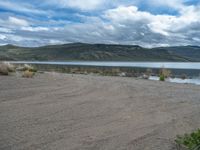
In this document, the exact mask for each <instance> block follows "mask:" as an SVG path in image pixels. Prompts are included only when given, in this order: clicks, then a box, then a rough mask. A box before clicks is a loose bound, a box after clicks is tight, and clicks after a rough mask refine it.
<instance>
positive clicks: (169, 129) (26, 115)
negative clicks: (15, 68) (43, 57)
mask: <svg viewBox="0 0 200 150" xmlns="http://www.w3.org/2000/svg"><path fill="white" fill-rule="evenodd" d="M199 127H200V86H196V85H189V84H187V85H186V84H176V83H166V82H159V81H148V80H142V79H134V78H123V77H101V76H92V75H69V74H59V73H44V74H38V75H37V76H35V77H34V78H33V79H26V78H22V77H17V76H0V149H1V150H175V144H174V139H175V137H176V135H178V134H184V133H185V132H190V131H192V130H195V129H197V128H199Z"/></svg>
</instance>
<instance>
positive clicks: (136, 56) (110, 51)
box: [0, 43, 200, 62]
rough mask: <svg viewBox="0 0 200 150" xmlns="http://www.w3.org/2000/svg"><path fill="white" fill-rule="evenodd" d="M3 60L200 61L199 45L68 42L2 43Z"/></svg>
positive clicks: (1, 57)
mask: <svg viewBox="0 0 200 150" xmlns="http://www.w3.org/2000/svg"><path fill="white" fill-rule="evenodd" d="M0 60H1V61H4V60H16V61H20V60H29V61H177V62H185V61H189V62H198V61H200V46H193V45H188V46H172V47H155V48H144V47H141V46H139V45H118V44H88V43H69V44H62V45H47V46H41V47H20V46H16V45H11V44H8V45H4V46H0Z"/></svg>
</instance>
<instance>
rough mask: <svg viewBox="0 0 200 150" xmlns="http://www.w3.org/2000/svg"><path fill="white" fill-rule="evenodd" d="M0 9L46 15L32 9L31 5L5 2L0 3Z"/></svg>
mask: <svg viewBox="0 0 200 150" xmlns="http://www.w3.org/2000/svg"><path fill="white" fill-rule="evenodd" d="M0 7H1V8H4V9H8V10H12V11H17V12H26V13H33V14H46V12H45V11H43V10H39V9H36V8H34V7H33V6H32V5H29V4H26V3H22V2H18V3H17V2H10V1H8V0H7V1H6V0H2V1H0Z"/></svg>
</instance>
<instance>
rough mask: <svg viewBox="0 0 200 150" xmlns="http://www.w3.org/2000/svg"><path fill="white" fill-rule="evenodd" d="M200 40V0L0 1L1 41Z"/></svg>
mask: <svg viewBox="0 0 200 150" xmlns="http://www.w3.org/2000/svg"><path fill="white" fill-rule="evenodd" d="M71 42H87V43H108V44H134V45H135V44H138V45H141V46H145V47H154V46H172V45H200V0H0V45H3V44H15V45H21V46H41V45H47V44H63V43H71Z"/></svg>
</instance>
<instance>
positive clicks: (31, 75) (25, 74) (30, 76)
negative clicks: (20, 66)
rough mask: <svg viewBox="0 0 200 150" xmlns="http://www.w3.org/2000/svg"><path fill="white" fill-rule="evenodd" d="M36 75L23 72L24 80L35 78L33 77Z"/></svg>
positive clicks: (27, 71) (30, 72)
mask: <svg viewBox="0 0 200 150" xmlns="http://www.w3.org/2000/svg"><path fill="white" fill-rule="evenodd" d="M34 75H35V73H34V72H32V71H29V70H26V71H24V72H23V74H22V77H24V78H33V76H34Z"/></svg>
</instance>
